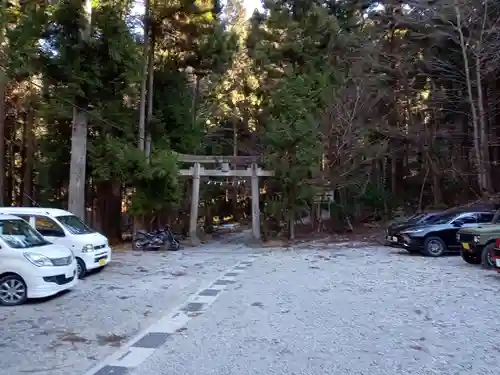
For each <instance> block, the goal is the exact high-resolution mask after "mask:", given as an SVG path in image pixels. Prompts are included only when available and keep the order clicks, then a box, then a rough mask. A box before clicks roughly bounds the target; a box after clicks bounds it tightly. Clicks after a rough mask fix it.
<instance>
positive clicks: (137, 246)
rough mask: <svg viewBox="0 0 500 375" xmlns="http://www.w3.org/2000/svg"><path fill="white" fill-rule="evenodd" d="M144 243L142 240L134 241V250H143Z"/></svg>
mask: <svg viewBox="0 0 500 375" xmlns="http://www.w3.org/2000/svg"><path fill="white" fill-rule="evenodd" d="M142 248H143V245H142V242H141V241H140V240H135V241H132V250H142Z"/></svg>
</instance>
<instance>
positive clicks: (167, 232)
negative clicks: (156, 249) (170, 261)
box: [151, 226, 181, 251]
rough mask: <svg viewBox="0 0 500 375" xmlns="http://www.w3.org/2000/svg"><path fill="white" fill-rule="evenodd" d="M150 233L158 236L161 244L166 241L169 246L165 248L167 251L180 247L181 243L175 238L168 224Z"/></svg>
mask: <svg viewBox="0 0 500 375" xmlns="http://www.w3.org/2000/svg"><path fill="white" fill-rule="evenodd" d="M151 234H153V235H154V236H156V237H158V238H160V239H161V240H162V241H163V245H165V244H167V243H168V244H169V246H168V248H167V250H169V251H177V250H179V249H180V248H181V244H180V243H179V241H177V240H176V239H175V236H174V234H173V233H172V230H171V229H170V227H169V226H167V227H165V228H163V229H158V230H156V231H153V232H152V233H151Z"/></svg>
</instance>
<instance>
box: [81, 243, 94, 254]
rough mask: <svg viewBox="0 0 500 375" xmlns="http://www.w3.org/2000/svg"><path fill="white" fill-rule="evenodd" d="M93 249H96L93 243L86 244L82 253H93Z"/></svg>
mask: <svg viewBox="0 0 500 375" xmlns="http://www.w3.org/2000/svg"><path fill="white" fill-rule="evenodd" d="M92 251H94V245H92V244H88V245H84V246H83V247H82V253H91V252H92Z"/></svg>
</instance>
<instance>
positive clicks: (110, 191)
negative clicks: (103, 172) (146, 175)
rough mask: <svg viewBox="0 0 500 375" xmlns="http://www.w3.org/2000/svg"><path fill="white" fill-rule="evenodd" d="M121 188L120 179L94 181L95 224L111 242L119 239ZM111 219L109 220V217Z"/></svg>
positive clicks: (120, 235)
mask: <svg viewBox="0 0 500 375" xmlns="http://www.w3.org/2000/svg"><path fill="white" fill-rule="evenodd" d="M121 205H122V190H121V183H120V181H116V180H115V181H102V182H98V183H96V211H97V218H96V219H97V220H96V224H97V225H96V226H97V228H98V229H99V231H101V232H102V233H103V234H104V235H105V236H106V237H108V239H109V241H110V242H111V243H117V242H120V241H121V237H122V233H121V214H122V211H121V208H122V207H121ZM111 217H112V218H113V220H109V218H111Z"/></svg>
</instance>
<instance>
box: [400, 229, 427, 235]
mask: <svg viewBox="0 0 500 375" xmlns="http://www.w3.org/2000/svg"><path fill="white" fill-rule="evenodd" d="M423 231H424V230H423V229H409V230H405V231H404V232H403V233H405V234H413V233H420V232H423Z"/></svg>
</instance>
